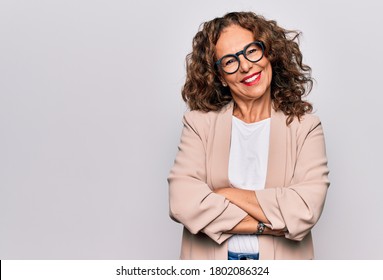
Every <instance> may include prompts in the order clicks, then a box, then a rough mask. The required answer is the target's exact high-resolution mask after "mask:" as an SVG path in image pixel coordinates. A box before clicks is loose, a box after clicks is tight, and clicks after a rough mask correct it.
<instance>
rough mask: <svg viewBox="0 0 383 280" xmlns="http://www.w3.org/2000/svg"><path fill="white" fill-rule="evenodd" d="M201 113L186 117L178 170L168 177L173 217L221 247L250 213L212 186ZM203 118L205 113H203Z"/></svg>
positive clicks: (178, 155)
mask: <svg viewBox="0 0 383 280" xmlns="http://www.w3.org/2000/svg"><path fill="white" fill-rule="evenodd" d="M198 113H199V112H195V111H191V112H188V113H186V114H185V115H184V118H183V125H184V127H183V131H182V135H181V140H180V144H179V146H178V153H177V155H176V158H175V161H174V166H173V168H172V169H171V171H170V174H169V177H168V183H169V211H170V217H171V218H172V219H173V220H175V221H177V222H180V223H182V224H183V225H184V226H185V227H186V228H187V229H188V230H189V231H190V232H191V233H193V234H197V233H199V232H203V233H205V234H206V235H208V236H209V237H210V238H211V239H212V240H214V241H215V242H217V243H218V244H221V243H222V242H223V241H225V240H226V239H228V238H229V237H230V236H231V234H227V233H225V232H226V231H229V230H231V229H232V228H233V227H234V226H235V225H237V224H238V223H239V222H240V221H241V220H242V219H243V218H244V217H245V216H246V215H247V213H246V212H245V211H243V210H242V209H240V208H239V207H237V206H236V205H234V204H232V203H230V202H229V201H228V200H227V199H225V198H224V197H223V196H221V195H217V194H215V193H214V192H213V191H212V189H211V187H210V186H208V184H207V183H206V182H207V172H206V169H207V167H206V152H207V150H206V149H207V140H206V139H207V136H206V134H205V133H204V130H203V126H202V125H200V126H201V127H200V128H198V126H197V125H196V124H197V123H198V124H201V123H202V122H203V121H205V123H206V120H201V116H199V115H198ZM199 114H201V113H199Z"/></svg>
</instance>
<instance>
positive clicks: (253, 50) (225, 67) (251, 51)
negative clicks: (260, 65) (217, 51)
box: [215, 41, 265, 74]
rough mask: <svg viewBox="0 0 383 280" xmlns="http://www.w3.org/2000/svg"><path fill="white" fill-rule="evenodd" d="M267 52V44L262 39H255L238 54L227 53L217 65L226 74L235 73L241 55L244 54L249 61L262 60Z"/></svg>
mask: <svg viewBox="0 0 383 280" xmlns="http://www.w3.org/2000/svg"><path fill="white" fill-rule="evenodd" d="M264 52H265V46H264V44H263V42H261V41H255V42H252V43H250V44H248V45H246V46H245V47H244V48H243V50H242V51H239V52H237V53H236V54H227V55H225V56H223V57H222V58H220V59H219V60H218V61H217V62H216V63H215V65H216V66H217V67H219V68H220V69H221V70H222V71H223V72H225V73H226V74H234V73H235V72H237V71H238V69H239V65H240V63H241V62H240V60H239V56H240V55H241V54H242V55H243V56H244V57H245V58H246V59H247V60H248V61H250V62H257V61H260V60H261V59H262V57H263V54H264Z"/></svg>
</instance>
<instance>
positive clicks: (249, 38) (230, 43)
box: [215, 25, 254, 57]
mask: <svg viewBox="0 0 383 280" xmlns="http://www.w3.org/2000/svg"><path fill="white" fill-rule="evenodd" d="M253 41H254V35H253V33H252V32H251V31H250V30H247V29H245V28H243V27H240V26H238V25H231V26H228V27H226V28H225V29H224V30H223V31H222V32H221V34H220V37H219V39H218V41H217V44H216V45H215V50H216V55H217V57H221V56H224V55H226V54H230V53H236V52H238V51H240V50H242V49H243V47H244V46H246V45H247V44H249V43H251V42H253Z"/></svg>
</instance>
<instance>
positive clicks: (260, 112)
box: [233, 98, 271, 123]
mask: <svg viewBox="0 0 383 280" xmlns="http://www.w3.org/2000/svg"><path fill="white" fill-rule="evenodd" d="M233 99H234V110H233V115H234V116H235V117H237V118H239V119H240V120H242V121H244V122H246V123H254V122H259V121H261V120H264V119H267V118H270V116H271V98H261V99H257V100H251V101H248V100H247V101H243V100H236V98H233Z"/></svg>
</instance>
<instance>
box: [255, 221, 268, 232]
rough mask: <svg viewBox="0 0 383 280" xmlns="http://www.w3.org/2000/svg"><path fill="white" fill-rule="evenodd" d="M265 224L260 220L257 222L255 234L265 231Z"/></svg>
mask: <svg viewBox="0 0 383 280" xmlns="http://www.w3.org/2000/svg"><path fill="white" fill-rule="evenodd" d="M265 228H266V226H265V224H264V223H262V222H258V225H257V231H256V232H255V234H263V232H264V231H265Z"/></svg>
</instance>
